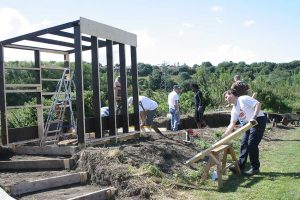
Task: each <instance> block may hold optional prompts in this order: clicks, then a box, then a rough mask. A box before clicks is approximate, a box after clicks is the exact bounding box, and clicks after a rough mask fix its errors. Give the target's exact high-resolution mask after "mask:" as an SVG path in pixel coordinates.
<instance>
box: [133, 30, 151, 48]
mask: <svg viewBox="0 0 300 200" xmlns="http://www.w3.org/2000/svg"><path fill="white" fill-rule="evenodd" d="M132 32H133V33H135V34H136V35H137V44H138V46H139V47H140V48H145V47H153V46H155V44H156V41H157V40H156V39H155V38H152V37H151V36H150V35H149V31H148V30H135V31H132Z"/></svg>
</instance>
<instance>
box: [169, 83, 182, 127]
mask: <svg viewBox="0 0 300 200" xmlns="http://www.w3.org/2000/svg"><path fill="white" fill-rule="evenodd" d="M179 93H180V86H179V85H174V86H173V91H172V92H170V93H169V95H168V104H169V112H170V113H171V130H172V131H177V130H178V125H179V122H180V118H179Z"/></svg>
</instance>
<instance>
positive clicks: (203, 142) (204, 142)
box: [195, 139, 210, 149]
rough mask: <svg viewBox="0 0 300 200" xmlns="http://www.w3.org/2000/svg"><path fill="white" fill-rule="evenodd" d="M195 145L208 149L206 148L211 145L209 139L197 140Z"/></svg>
mask: <svg viewBox="0 0 300 200" xmlns="http://www.w3.org/2000/svg"><path fill="white" fill-rule="evenodd" d="M195 145H196V146H198V147H200V148H201V149H206V148H208V147H210V144H209V143H208V142H207V141H204V140H201V139H197V140H195Z"/></svg>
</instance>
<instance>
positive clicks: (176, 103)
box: [174, 100, 179, 112]
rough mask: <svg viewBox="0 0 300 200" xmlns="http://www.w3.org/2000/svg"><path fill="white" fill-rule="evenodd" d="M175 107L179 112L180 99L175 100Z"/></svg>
mask: <svg viewBox="0 0 300 200" xmlns="http://www.w3.org/2000/svg"><path fill="white" fill-rule="evenodd" d="M174 107H175V110H176V112H179V104H178V100H176V101H175V105H174Z"/></svg>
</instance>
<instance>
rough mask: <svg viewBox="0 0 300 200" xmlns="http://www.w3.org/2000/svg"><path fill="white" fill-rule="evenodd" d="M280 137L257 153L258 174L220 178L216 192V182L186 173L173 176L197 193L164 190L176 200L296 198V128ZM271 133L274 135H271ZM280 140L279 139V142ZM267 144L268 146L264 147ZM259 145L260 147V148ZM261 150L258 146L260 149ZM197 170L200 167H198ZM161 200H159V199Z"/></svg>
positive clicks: (298, 160)
mask: <svg viewBox="0 0 300 200" xmlns="http://www.w3.org/2000/svg"><path fill="white" fill-rule="evenodd" d="M280 132H281V133H280V135H279V136H278V135H277V136H275V137H274V136H272V138H273V139H274V140H273V141H272V140H271V141H270V142H265V145H264V146H263V151H261V155H260V161H261V173H260V174H258V175H255V176H253V177H246V176H243V175H242V176H237V175H232V174H231V173H230V172H228V175H223V179H224V187H223V188H221V189H220V190H218V189H217V182H216V181H211V180H208V181H206V182H205V184H202V185H201V183H199V182H198V181H199V179H200V178H199V177H201V173H200V174H198V171H194V172H193V173H192V172H191V171H190V170H188V171H187V172H186V173H184V174H175V175H174V176H175V178H179V180H177V181H178V182H183V183H187V184H192V185H198V187H199V189H197V190H178V189H177V190H170V191H164V193H163V195H165V194H166V193H167V194H169V196H171V197H173V198H176V199H195V200H196V199H233V200H235V199H236V200H238V199H282V200H285V199H300V188H299V184H300V174H299V163H300V157H299V151H300V145H299V144H298V143H297V141H299V140H300V129H299V128H297V129H295V130H293V131H288V132H287V131H283V133H282V131H280ZM273 134H274V132H273ZM279 138H280V139H279ZM266 143H268V144H266ZM261 146H262V145H261ZM260 148H262V147H260ZM200 171H201V168H200ZM159 198H160V199H163V197H159Z"/></svg>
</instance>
